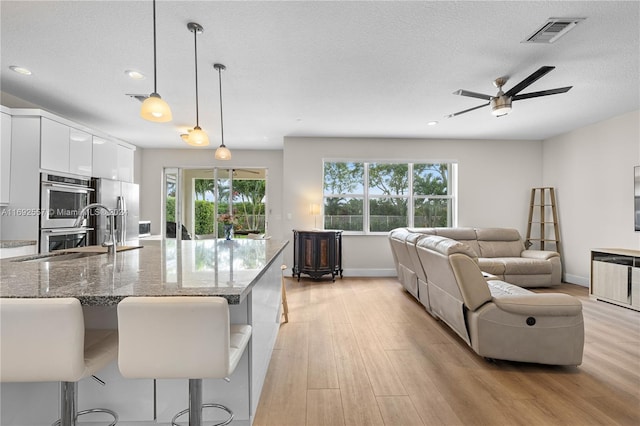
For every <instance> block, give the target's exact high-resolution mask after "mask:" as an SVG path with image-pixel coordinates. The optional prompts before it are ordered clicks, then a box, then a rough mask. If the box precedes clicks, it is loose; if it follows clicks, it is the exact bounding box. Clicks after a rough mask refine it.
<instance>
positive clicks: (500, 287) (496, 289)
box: [487, 280, 533, 297]
mask: <svg viewBox="0 0 640 426" xmlns="http://www.w3.org/2000/svg"><path fill="white" fill-rule="evenodd" d="M487 284H488V285H489V291H490V292H491V296H492V297H500V296H509V295H515V294H533V292H531V291H529V290H526V289H524V288H522V287H518V286H517V285H513V284H509V283H507V282H504V281H500V280H490V281H487Z"/></svg>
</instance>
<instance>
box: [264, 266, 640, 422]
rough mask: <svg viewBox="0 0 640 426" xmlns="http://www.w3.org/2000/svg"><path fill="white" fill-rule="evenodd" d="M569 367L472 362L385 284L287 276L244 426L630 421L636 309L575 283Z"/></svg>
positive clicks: (444, 331) (637, 374)
mask: <svg viewBox="0 0 640 426" xmlns="http://www.w3.org/2000/svg"><path fill="white" fill-rule="evenodd" d="M544 291H556V292H564V293H568V294H571V295H573V296H576V297H578V298H579V299H580V300H581V301H582V303H583V310H584V320H585V350H584V360H583V364H582V365H581V366H579V367H555V366H541V365H534V364H523V363H515V362H506V361H497V362H495V363H491V362H488V361H486V360H485V359H483V358H480V357H478V356H477V355H476V354H475V353H474V352H473V351H472V350H471V349H469V347H468V346H467V345H466V344H465V343H464V342H463V341H462V340H461V339H460V338H458V337H457V336H456V335H455V334H454V333H453V332H452V331H451V330H449V328H448V327H447V326H446V325H444V324H443V323H441V322H438V321H436V320H435V319H433V318H432V317H431V316H430V315H429V314H428V313H427V312H426V311H425V310H424V308H423V307H422V305H420V304H419V303H418V302H417V301H416V300H415V299H413V297H411V296H410V295H409V294H408V293H406V292H405V291H404V290H403V288H402V287H401V285H400V284H399V283H398V281H397V280H396V279H395V278H344V279H342V280H341V279H337V280H336V282H335V283H332V282H331V281H313V280H305V279H303V280H301V281H300V282H297V281H295V280H293V279H291V278H287V296H288V301H289V323H287V324H282V325H281V327H280V332H279V335H278V341H277V343H276V348H275V351H274V353H273V357H272V359H271V364H270V365H269V371H268V373H267V378H266V381H265V386H264V389H263V391H262V397H261V399H260V402H259V405H258V410H257V413H256V418H255V421H254V425H255V426H286V425H291V426H320V425H330V426H334V425H335V426H339V425H345V426H351V425H363V426H365V425H366V426H370V425H387V426H389V425H397V426H410V425H576V426H577V425H592V424H593V425H595V424H597V425H638V424H640V313H638V312H635V311H631V310H628V309H624V308H621V307H618V306H613V305H609V304H607V303H603V302H596V301H594V300H590V299H589V298H588V295H587V293H588V291H587V289H586V288H584V287H580V286H575V285H571V284H563V285H561V286H559V287H557V288H554V289H553V290H548V289H545V290H544Z"/></svg>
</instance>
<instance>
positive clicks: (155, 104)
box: [140, 93, 173, 123]
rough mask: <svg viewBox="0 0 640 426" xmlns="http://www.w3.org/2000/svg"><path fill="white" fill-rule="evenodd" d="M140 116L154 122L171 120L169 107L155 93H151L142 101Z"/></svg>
mask: <svg viewBox="0 0 640 426" xmlns="http://www.w3.org/2000/svg"><path fill="white" fill-rule="evenodd" d="M140 117H142V118H144V119H145V120H149V121H154V122H156V123H165V122H167V121H171V120H172V118H173V117H172V116H171V108H169V104H168V103H166V102H165V101H164V99H162V98H161V97H160V95H158V94H157V93H152V94H151V95H150V96H149V97H148V98H147V99H145V100H144V102H143V103H142V108H140Z"/></svg>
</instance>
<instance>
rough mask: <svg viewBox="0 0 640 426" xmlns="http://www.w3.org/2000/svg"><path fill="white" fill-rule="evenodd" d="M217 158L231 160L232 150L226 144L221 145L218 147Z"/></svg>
mask: <svg viewBox="0 0 640 426" xmlns="http://www.w3.org/2000/svg"><path fill="white" fill-rule="evenodd" d="M215 159H216V160H231V151H229V148H227V147H226V146H225V145H224V144H222V145H220V146H219V147H218V149H216V155H215Z"/></svg>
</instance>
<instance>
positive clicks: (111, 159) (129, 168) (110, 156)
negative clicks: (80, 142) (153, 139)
mask: <svg viewBox="0 0 640 426" xmlns="http://www.w3.org/2000/svg"><path fill="white" fill-rule="evenodd" d="M133 153H134V150H133V149H131V148H128V147H126V146H124V145H120V144H118V143H116V142H114V141H110V140H108V139H103V138H99V137H97V136H94V137H93V177H97V178H107V179H114V180H121V181H124V182H133V161H134V160H133V156H134V154H133Z"/></svg>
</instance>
